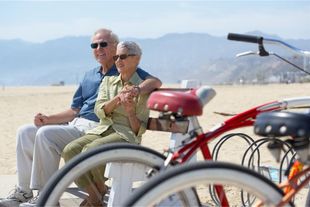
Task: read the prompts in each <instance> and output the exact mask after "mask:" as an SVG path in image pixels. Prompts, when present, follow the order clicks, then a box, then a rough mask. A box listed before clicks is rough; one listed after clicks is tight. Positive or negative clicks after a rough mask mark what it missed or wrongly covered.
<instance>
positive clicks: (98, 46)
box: [92, 33, 116, 65]
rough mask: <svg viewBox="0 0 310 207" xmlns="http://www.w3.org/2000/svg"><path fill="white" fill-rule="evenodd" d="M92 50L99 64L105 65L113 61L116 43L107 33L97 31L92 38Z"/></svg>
mask: <svg viewBox="0 0 310 207" xmlns="http://www.w3.org/2000/svg"><path fill="white" fill-rule="evenodd" d="M92 50H93V54H94V57H95V58H96V60H97V61H98V62H99V63H100V64H101V65H105V64H108V63H110V62H113V56H114V55H115V52H116V43H115V42H113V40H112V39H111V38H110V35H109V34H108V33H98V34H96V35H95V36H93V38H92Z"/></svg>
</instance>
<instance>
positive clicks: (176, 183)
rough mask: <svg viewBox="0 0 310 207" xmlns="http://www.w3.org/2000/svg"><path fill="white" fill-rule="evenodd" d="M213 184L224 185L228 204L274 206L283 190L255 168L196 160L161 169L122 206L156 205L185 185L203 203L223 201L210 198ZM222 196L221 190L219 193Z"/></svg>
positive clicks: (208, 204)
mask: <svg viewBox="0 0 310 207" xmlns="http://www.w3.org/2000/svg"><path fill="white" fill-rule="evenodd" d="M215 185H217V186H222V187H223V188H224V192H225V196H226V197H227V199H228V203H229V205H230V206H255V205H258V204H260V203H261V202H262V203H263V204H264V206H276V204H277V203H279V201H280V200H281V198H282V191H281V190H280V189H278V188H277V186H276V185H275V184H273V183H272V182H271V181H269V180H268V179H267V178H265V177H263V176H261V175H259V174H258V173H256V172H254V171H251V170H249V169H247V168H244V167H242V166H237V165H234V164H230V163H224V162H199V163H193V164H188V165H184V166H177V167H175V168H172V169H169V170H167V171H166V172H162V173H160V174H159V175H158V176H156V177H154V178H152V179H151V180H150V181H148V182H147V183H146V184H145V185H144V186H142V187H141V188H139V189H137V191H136V192H134V194H133V195H132V196H130V197H129V199H128V200H127V201H126V202H125V204H124V206H157V204H158V203H161V202H162V201H164V200H167V199H169V198H170V197H171V195H174V194H176V193H177V192H180V191H183V190H184V189H188V188H194V189H195V190H196V191H197V192H198V196H199V199H200V201H201V203H202V205H203V206H219V205H223V204H220V203H216V202H214V200H213V199H212V198H210V195H209V193H208V192H209V190H208V189H209V187H210V186H211V188H213V187H214V186H215ZM221 196H223V193H221V194H218V197H221ZM242 200H243V201H242ZM184 206H185V205H184Z"/></svg>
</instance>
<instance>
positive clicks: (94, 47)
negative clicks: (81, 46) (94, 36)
mask: <svg viewBox="0 0 310 207" xmlns="http://www.w3.org/2000/svg"><path fill="white" fill-rule="evenodd" d="M90 47H91V48H92V49H96V48H98V43H91V44H90Z"/></svg>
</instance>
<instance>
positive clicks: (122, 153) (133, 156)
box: [38, 143, 199, 206]
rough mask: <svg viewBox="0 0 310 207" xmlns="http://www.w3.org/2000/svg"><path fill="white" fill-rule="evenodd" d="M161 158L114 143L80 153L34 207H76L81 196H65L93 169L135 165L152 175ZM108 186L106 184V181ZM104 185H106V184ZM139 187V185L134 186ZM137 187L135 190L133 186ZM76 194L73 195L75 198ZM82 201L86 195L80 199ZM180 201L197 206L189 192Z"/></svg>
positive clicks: (192, 192)
mask: <svg viewBox="0 0 310 207" xmlns="http://www.w3.org/2000/svg"><path fill="white" fill-rule="evenodd" d="M164 160H165V156H163V155H162V154H160V153H158V152H156V151H154V150H152V149H149V148H146V147H142V146H139V145H133V144H127V143H114V144H108V145H103V146H101V147H98V148H96V149H94V150H90V151H89V152H86V153H82V154H80V155H78V156H76V157H75V158H74V159H72V160H71V161H70V162H68V163H66V165H65V166H63V168H61V169H60V170H59V171H58V172H57V173H56V174H55V175H54V176H53V177H52V178H51V179H50V180H49V182H48V183H47V185H46V186H45V188H44V189H43V190H42V192H41V193H40V196H39V200H38V206H56V205H58V204H60V205H61V206H79V204H80V202H81V201H82V199H81V198H79V197H82V194H83V192H78V193H79V194H80V195H79V196H78V197H76V196H73V195H72V194H69V193H68V189H70V187H72V186H74V180H75V179H76V178H78V177H79V176H81V175H83V174H84V173H85V172H87V171H89V170H90V169H93V168H94V167H96V166H99V165H102V164H106V163H108V162H122V163H138V164H142V165H143V166H145V170H146V171H148V170H151V169H153V170H154V171H155V173H156V172H157V171H158V170H159V168H160V166H162V165H163V163H164ZM107 182H109V181H107ZM107 182H106V183H107ZM138 184H139V185H141V183H138ZM135 187H137V186H135ZM76 193H77V192H76V191H75V194H76ZM84 196H85V197H86V196H87V195H84ZM178 197H182V200H184V199H186V200H188V201H189V202H188V205H197V204H199V200H197V199H198V198H197V195H196V193H195V192H194V191H193V190H192V189H187V190H185V191H184V192H182V193H180V196H177V199H179V198H178Z"/></svg>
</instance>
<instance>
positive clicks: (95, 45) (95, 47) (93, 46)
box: [90, 42, 108, 49]
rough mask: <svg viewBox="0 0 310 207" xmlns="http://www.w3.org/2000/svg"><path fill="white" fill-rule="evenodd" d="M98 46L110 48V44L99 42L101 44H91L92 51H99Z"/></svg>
mask: <svg viewBox="0 0 310 207" xmlns="http://www.w3.org/2000/svg"><path fill="white" fill-rule="evenodd" d="M98 45H99V46H100V47H102V48H103V47H106V46H108V43H107V42H99V43H91V44H90V47H91V48H92V49H97V48H98Z"/></svg>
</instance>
